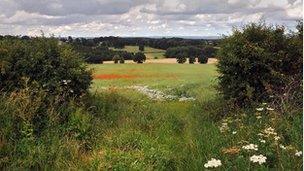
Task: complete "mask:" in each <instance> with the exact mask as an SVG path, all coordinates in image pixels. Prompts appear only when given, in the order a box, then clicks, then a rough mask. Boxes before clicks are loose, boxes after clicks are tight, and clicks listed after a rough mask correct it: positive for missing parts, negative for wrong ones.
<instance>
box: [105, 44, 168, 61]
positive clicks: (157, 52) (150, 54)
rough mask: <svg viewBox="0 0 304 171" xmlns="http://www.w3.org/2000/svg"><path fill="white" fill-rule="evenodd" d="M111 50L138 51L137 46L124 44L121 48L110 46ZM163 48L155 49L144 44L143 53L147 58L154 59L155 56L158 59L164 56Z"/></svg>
mask: <svg viewBox="0 0 304 171" xmlns="http://www.w3.org/2000/svg"><path fill="white" fill-rule="evenodd" d="M111 49H113V50H116V51H120V50H124V51H127V52H133V53H136V52H139V50H138V46H125V47H124V48H123V49H115V48H111ZM165 52H166V51H165V50H162V49H155V48H152V47H147V46H145V51H144V54H145V55H146V57H147V59H154V58H155V57H157V58H158V59H161V58H164V54H165Z"/></svg>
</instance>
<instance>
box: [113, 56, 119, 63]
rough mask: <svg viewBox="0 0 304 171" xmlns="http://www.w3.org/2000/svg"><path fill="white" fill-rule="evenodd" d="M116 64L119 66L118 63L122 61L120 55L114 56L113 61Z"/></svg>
mask: <svg viewBox="0 0 304 171" xmlns="http://www.w3.org/2000/svg"><path fill="white" fill-rule="evenodd" d="M112 60H113V61H114V64H118V61H119V60H120V56H119V55H114V57H113V59H112Z"/></svg>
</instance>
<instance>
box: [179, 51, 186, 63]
mask: <svg viewBox="0 0 304 171" xmlns="http://www.w3.org/2000/svg"><path fill="white" fill-rule="evenodd" d="M176 61H177V63H179V64H183V63H185V62H186V61H187V54H186V53H179V54H177V55H176Z"/></svg>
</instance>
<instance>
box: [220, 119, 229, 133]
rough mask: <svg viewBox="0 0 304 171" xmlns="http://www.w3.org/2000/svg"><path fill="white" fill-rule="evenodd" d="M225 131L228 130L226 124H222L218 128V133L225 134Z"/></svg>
mask: <svg viewBox="0 0 304 171" xmlns="http://www.w3.org/2000/svg"><path fill="white" fill-rule="evenodd" d="M227 130H229V127H228V123H226V122H223V123H222V125H221V127H220V131H221V132H222V133H223V132H226V131H227Z"/></svg>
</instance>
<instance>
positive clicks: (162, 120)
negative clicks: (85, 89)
mask: <svg viewBox="0 0 304 171" xmlns="http://www.w3.org/2000/svg"><path fill="white" fill-rule="evenodd" d="M89 68H91V69H93V71H94V78H95V79H94V83H93V86H92V89H91V91H92V92H95V93H100V92H101V93H102V94H104V95H105V96H107V97H110V96H113V94H114V95H115V96H116V97H119V100H117V99H116V100H114V101H115V103H116V107H117V108H111V111H108V112H109V114H108V115H107V116H108V117H110V118H111V119H108V120H109V121H112V122H113V123H111V125H112V126H110V127H107V128H106V129H105V130H103V134H102V138H101V143H100V145H99V147H98V148H96V150H94V152H93V154H92V155H91V156H90V160H91V162H93V163H94V164H95V165H94V167H95V168H97V169H105V168H106V169H109V168H110V169H114V170H202V169H203V168H206V167H204V165H205V164H206V163H207V162H208V161H209V160H211V159H212V158H216V159H219V160H221V164H222V166H221V167H219V170H246V169H247V168H251V169H259V170H268V168H269V167H272V168H273V167H275V168H294V169H299V168H301V167H302V162H301V161H302V158H301V157H300V156H297V155H296V154H297V152H299V151H300V150H301V139H302V137H301V134H299V133H300V132H301V131H302V128H301V126H300V125H301V119H302V116H301V115H297V116H296V117H295V118H293V119H291V118H290V117H288V116H286V117H285V116H284V117H278V116H277V115H276V111H270V110H266V106H267V104H262V103H261V104H260V105H262V106H263V105H264V107H265V110H263V111H256V110H255V109H248V110H233V109H230V108H229V107H228V106H226V107H225V105H223V102H222V101H221V100H220V98H219V95H218V93H217V91H216V88H215V85H216V83H217V79H216V78H217V72H216V66H215V65H214V64H203V65H180V64H140V65H138V64H123V65H115V64H104V65H90V66H89ZM134 85H136V86H148V88H149V89H153V90H156V91H161V92H163V93H164V94H170V95H174V96H178V97H193V98H194V99H195V100H190V101H179V100H176V99H173V100H172V99H157V98H153V96H152V97H149V95H147V94H145V93H144V92H142V91H138V90H137V89H133V88H132V86H134ZM107 94H108V95H107ZM115 96H114V97H115ZM111 102H113V100H111ZM223 106H224V107H223ZM220 112H223V114H222V115H223V116H224V115H225V117H219V114H218V113H220ZM267 129H270V130H272V129H273V133H274V134H275V135H276V136H274V134H271V133H270V134H269V135H268V134H267V131H266V133H265V130H267ZM278 137H279V140H277V139H278ZM250 144H254V145H255V146H256V148H257V149H250V148H249V149H247V148H246V146H248V145H249V146H250ZM259 154H263V155H267V157H268V158H267V164H264V165H263V164H261V165H260V164H256V163H252V161H250V156H252V155H259Z"/></svg>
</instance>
